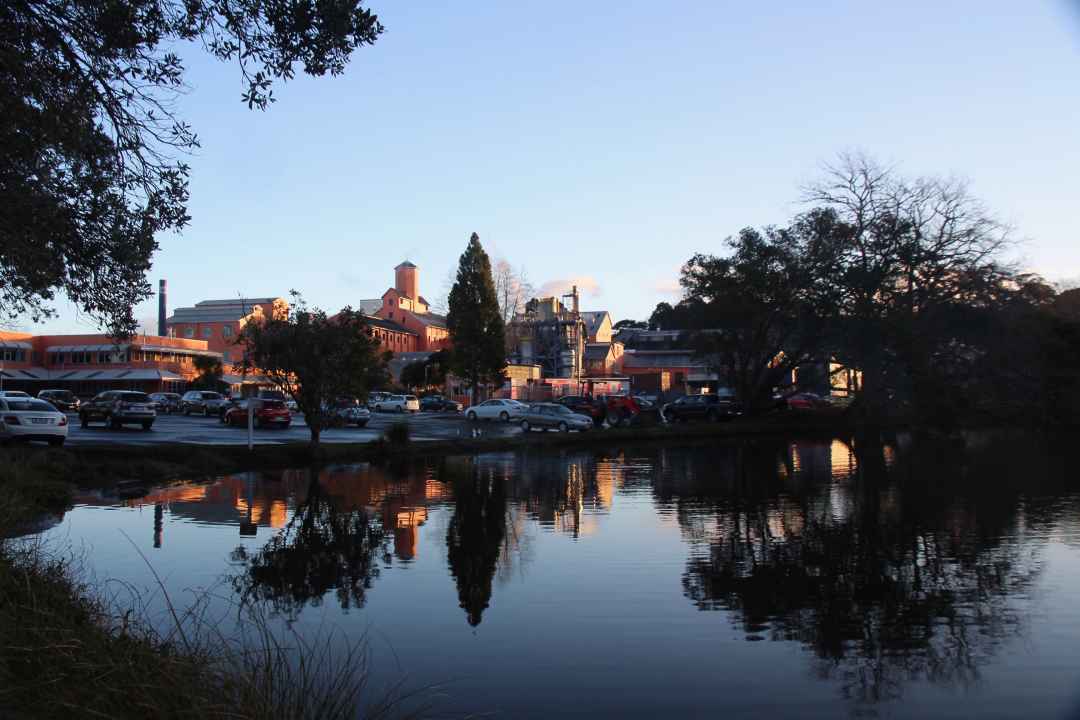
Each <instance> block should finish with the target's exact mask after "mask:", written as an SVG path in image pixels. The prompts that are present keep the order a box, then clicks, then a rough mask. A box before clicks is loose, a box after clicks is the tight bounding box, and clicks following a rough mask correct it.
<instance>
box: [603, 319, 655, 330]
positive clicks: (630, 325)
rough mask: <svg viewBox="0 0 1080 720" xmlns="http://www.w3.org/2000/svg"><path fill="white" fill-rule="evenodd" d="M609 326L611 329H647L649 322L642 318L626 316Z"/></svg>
mask: <svg viewBox="0 0 1080 720" xmlns="http://www.w3.org/2000/svg"><path fill="white" fill-rule="evenodd" d="M611 327H612V329H613V330H622V329H623V328H627V329H630V330H648V329H649V323H647V322H644V321H642V320H631V319H629V318H626V319H625V320H620V321H619V322H617V323H615V324H614V325H612V326H611Z"/></svg>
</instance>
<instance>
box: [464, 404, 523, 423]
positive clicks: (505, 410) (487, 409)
mask: <svg viewBox="0 0 1080 720" xmlns="http://www.w3.org/2000/svg"><path fill="white" fill-rule="evenodd" d="M527 408H528V406H527V405H525V404H524V403H520V402H518V401H517V400H501V399H493V400H485V401H484V402H482V403H480V404H479V405H473V406H472V407H471V408H469V410H468V411H467V412H466V413H465V417H467V418H468V419H469V420H474V421H475V420H499V421H501V422H510V421H512V420H520V419H521V417H522V416H523V415H524V414H525V410H526V409H527Z"/></svg>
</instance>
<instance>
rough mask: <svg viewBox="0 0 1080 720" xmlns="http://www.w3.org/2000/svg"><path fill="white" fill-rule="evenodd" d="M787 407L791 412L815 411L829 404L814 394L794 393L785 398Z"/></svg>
mask: <svg viewBox="0 0 1080 720" xmlns="http://www.w3.org/2000/svg"><path fill="white" fill-rule="evenodd" d="M787 406H788V408H790V409H792V410H816V409H818V408H823V407H828V406H829V402H828V401H827V400H826V399H825V398H823V397H821V396H820V395H815V394H814V393H795V394H794V395H790V396H788V398H787Z"/></svg>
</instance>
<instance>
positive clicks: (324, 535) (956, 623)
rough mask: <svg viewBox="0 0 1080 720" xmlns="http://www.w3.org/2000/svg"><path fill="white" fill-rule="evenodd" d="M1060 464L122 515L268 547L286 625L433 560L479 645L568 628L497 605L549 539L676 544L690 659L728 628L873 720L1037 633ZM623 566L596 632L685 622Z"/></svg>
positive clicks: (356, 484)
mask: <svg viewBox="0 0 1080 720" xmlns="http://www.w3.org/2000/svg"><path fill="white" fill-rule="evenodd" d="M1064 457H1066V453H1063V452H1060V451H1059V450H1058V449H1056V448H1047V447H1045V446H1042V445H1038V444H1037V445H1034V446H1030V447H1029V446H1027V445H1024V444H1021V443H1018V442H1012V441H1011V442H1010V443H1000V442H995V441H993V440H986V441H981V440H980V439H979V438H973V440H972V444H971V446H970V447H969V451H968V452H958V451H957V450H956V449H955V448H946V449H942V448H937V447H933V446H931V447H924V446H922V445H916V446H912V445H911V443H910V442H909V441H908V440H907V439H906V438H903V437H901V438H892V439H890V440H888V441H887V442H884V443H873V444H867V443H858V442H855V441H853V440H849V439H831V440H823V441H798V442H790V441H782V440H769V439H755V440H753V441H747V442H741V443H732V444H729V445H717V446H712V447H679V448H657V449H633V450H613V451H602V452H594V451H582V450H562V451H555V452H551V451H545V452H543V453H540V452H536V451H534V450H526V451H522V452H520V453H496V454H487V455H479V456H468V457H453V458H445V459H440V460H431V461H417V462H415V463H411V464H407V465H405V466H393V467H379V466H371V465H358V466H347V467H335V468H329V469H323V470H320V471H318V472H317V473H316V472H309V471H306V470H299V471H298V470H292V471H286V472H281V473H262V474H241V475H236V476H230V477H226V478H222V479H220V480H218V481H216V482H214V483H210V484H204V485H185V486H180V487H173V488H163V489H161V490H158V491H155V492H153V493H151V494H149V495H148V496H146V497H144V498H138V499H130V500H127V501H125V504H126V505H129V506H133V507H140V506H146V507H153V520H152V522H153V539H154V540H153V541H154V546H155V547H167V545H168V542H169V538H168V533H169V522H170V519H171V521H177V520H179V521H183V522H190V523H193V524H199V525H215V526H228V527H235V528H236V531H235V532H236V533H237V535H238V536H243V538H251V536H255V537H256V538H258V540H257V541H256V542H252V541H251V540H250V539H243V538H241V539H238V540H237V541H236V543H237V544H236V545H235V546H230V548H232V547H235V549H233V550H232V552H231V556H230V559H231V561H232V563H233V565H232V570H231V572H232V582H233V587H234V588H235V590H236V592H237V594H238V595H239V597H241V598H242V599H243V600H244V601H245V602H248V603H262V604H265V605H266V606H267V607H268V608H270V609H271V610H273V611H274V612H277V613H280V614H281V615H283V616H285V617H287V618H289V619H293V618H296V617H298V616H299V615H300V614H301V613H302V612H303V609H304V608H305V607H306V606H308V605H318V604H320V603H323V602H326V601H329V602H332V603H334V604H336V605H337V606H339V607H340V608H341V609H343V610H351V609H355V608H360V607H364V606H365V604H366V603H367V602H369V601H370V599H371V597H373V596H374V595H375V594H377V593H380V592H386V590H383V589H382V588H384V587H385V584H383V585H380V584H379V578H380V577H381V576H382V575H383V574H384V573H386V572H387V571H388V569H390V568H394V569H396V570H400V571H401V572H403V573H409V572H415V571H416V566H418V565H419V564H422V563H423V562H425V561H426V563H427V567H429V568H430V567H432V565H433V564H438V565H439V569H440V570H441V572H443V573H445V577H442V576H437V577H436V580H437V581H438V582H440V583H445V584H444V585H443V587H444V588H446V589H448V590H449V591H450V592H451V593H452V594H451V595H448V596H446V598H444V599H442V600H440V602H441V603H442V607H443V608H444V609H445V608H450V609H452V610H453V616H454V620H453V622H454V623H455V624H456V625H457V626H458V627H460V626H461V625H462V624H464V623H461V618H462V614H463V615H464V620H465V623H467V625H468V626H469V627H477V626H480V625H481V624H482V623H484V621H485V620H489V619H490V618H492V617H501V618H505V617H507V616H508V615H507V613H510V614H511V615H510V616H512V617H514V619H515V621H517V620H521V619H522V618H523V617H524V618H525V621H527V622H537V623H539V624H538V626H540V625H542V623H543V622H548V623H550V622H552V618H551V617H546V618H536V617H531V616H523V615H522V614H521V613H522V612H523V611H522V610H521V608H520V606H519V607H518V609H517V613H518V615H516V616H513V614H512V612H513V611H511V610H510V609H509V608H505V607H500V606H499V597H500V592H501V590H500V583H510V582H520V583H521V586H522V587H523V588H525V590H524V593H526V594H527V593H528V588H529V584H530V577H529V573H528V572H526V567H527V566H528V564H529V562H530V561H531V560H534V559H535V557H536V554H537V553H536V551H535V547H534V546H535V545H536V544H537V536H538V535H540V536H543V537H547V538H551V539H557V540H558V542H559V543H561V544H560V545H558V547H560V548H562V551H561V552H563V554H562V555H560V556H559V558H560V562H561V563H564V564H566V563H568V564H570V565H574V563H575V562H578V561H579V559H580V558H582V557H584V556H585V555H587V554H589V552H588V551H589V550H590V548H593V547H594V545H591V544H593V543H595V544H596V545H601V544H603V542H604V541H607V540H610V539H611V538H610V537H609V536H608V535H610V534H615V535H616V536H617V537H616V538H615V539H616V540H617V541H618V542H619V543H625V544H626V545H627V546H631V545H633V544H634V543H635V542H638V544H637V547H638V549H639V551H640V549H641V548H642V547H648V541H651V540H652V539H655V540H656V542H657V543H661V542H663V541H664V540H665V537H666V536H665V534H670V535H672V536H675V537H677V540H678V541H679V542H678V545H677V550H676V551H675V554H674V555H672V554H670V552H668V554H666V555H663V556H662V562H663V564H664V565H665V566H666V567H672V566H673V567H675V568H676V569H679V570H681V572H677V573H676V574H675V575H674V576H672V575H671V573H666V572H659V571H655V572H654V574H655V576H656V577H663V578H665V580H664V586H663V587H659V588H654V587H648V588H641V590H642V591H648V592H655V593H663V594H666V595H669V596H672V597H673V600H674V601H675V602H676V603H677V604H678V605H679V606H681V607H682V608H683V609H684V610H689V611H690V613H689V614H691V615H692V616H694V618H695V623H697V624H693V623H692V624H689V625H687V624H685V621H682V620H680V621H678V622H674V620H673V624H672V625H671V628H670V632H671V633H673V636H672V637H673V640H672V641H673V642H676V643H679V642H682V643H689V642H690V636H689V635H686V636H679V635H678V633H680V632H682V633H691V634H693V633H698V632H700V631H701V628H703V627H708V625H705V623H709V622H713V623H715V622H717V621H719V622H720V623H721V624H723V625H724V626H726V627H733V628H736V629H737V632H738V636H737V637H738V638H740V640H739V642H740V643H741V642H742V639H745V640H746V641H749V642H759V641H766V642H768V641H772V642H779V643H791V644H794V645H796V646H798V647H800V648H802V649H803V650H805V652H804V653H802V654H801V657H802V658H803V660H802V661H801V662H803V663H806V662H808V663H809V664H810V666H811V668H812V671H813V676H814V677H817V678H820V679H822V680H826V681H828V682H830V683H832V684H835V685H837V686H839V688H840V689H841V693H842V696H843V697H844V698H846V699H848V700H850V701H852V702H853V703H854V704H855V706H856V707H857V708H860V709H862V708H864V706H872V705H874V704H876V703H880V702H884V701H891V700H896V699H898V698H900V697H903V696H904V695H905V692H906V691H907V689H908V688H910V687H912V686H913V685H916V684H928V683H930V684H942V685H950V686H963V687H968V686H971V685H973V684H975V683H977V682H978V681H979V679H980V677H981V672H982V668H984V667H985V666H986V665H987V663H988V661H989V660H990V659H991V658H995V657H1000V655H1001V648H1002V646H1003V644H1004V643H1006V642H1007V641H1009V640H1011V639H1013V638H1016V637H1018V636H1022V635H1024V634H1025V633H1027V632H1028V631H1029V625H1030V616H1031V615H1030V606H1031V601H1032V595H1033V594H1034V593H1036V592H1037V589H1036V588H1037V581H1038V580H1039V578H1040V573H1042V571H1043V568H1044V564H1045V558H1044V555H1045V550H1046V547H1047V542H1048V541H1049V539H1051V538H1056V542H1059V543H1060V544H1061V545H1062V546H1066V547H1067V546H1068V543H1073V544H1074V546H1075V544H1076V543H1077V539H1076V538H1077V537H1080V531H1078V530H1077V518H1078V517H1080V513H1078V511H1077V503H1076V496H1075V493H1074V491H1073V488H1071V487H1070V486H1069V481H1068V478H1069V473H1070V469H1069V467H1068V465H1067V462H1066V461H1065V460H1064V459H1063V458H1064ZM81 500H82V501H83V502H84V503H87V504H109V503H110V502H112V501H111V500H109V499H107V498H105V499H103V498H94V497H88V498H82V499H81ZM623 502H625V503H626V504H627V508H620V503H623ZM642 508H645V509H647V513H644V514H640V513H641V510H642ZM622 509H626V510H627V512H629V511H630V510H633V511H634V512H638V513H639V515H637V516H635V517H637V518H638V519H637V520H636V522H639V523H641V527H640V528H638V527H628V526H626V525H621V526H617V527H618V529H614V527H613V525H612V523H609V522H608V519H609V516H611V517H614V516H616V515H617V514H618V513H619V512H620V510H622ZM149 529H150V528H149V527H148V528H147V530H148V532H149ZM605 534H608V535H605ZM234 537H235V536H234ZM263 538H265V541H263ZM642 538H645V539H646V543H645V544H641V543H640V542H639V541H640V540H641V539H642ZM541 539H542V538H541ZM540 544H543V543H540ZM586 546H587V547H586ZM544 547H546V548H548V551H549V552H550V551H551V548H552V547H553V545H552V544H551V543H547V544H546V545H544ZM669 547H670V546H669ZM568 548H570V549H569V550H568ZM593 552H594V553H595V551H593ZM606 552H607V553H608V554H606V555H603V558H604V562H606V563H607V565H606V567H605V569H601V570H599V571H595V570H593V572H599V573H600V574H601V576H602V579H603V580H605V581H606V582H608V583H609V584H610V586H611V587H612V588H615V587H618V588H620V589H619V591H618V592H619V593H627V595H626V597H620V598H619V600H620V609H621V610H622V612H623V614H624V615H625V617H624V618H623V619H622V621H621V622H622V624H620V623H618V622H611V623H608V624H607V625H603V624H597V625H595V627H594V628H592V629H591V630H590V631H591V632H597V633H600V632H605V633H608V634H610V635H611V636H612V637H621V636H622V634H624V633H627V634H630V633H631V631H632V630H633V631H636V630H637V629H638V627H639V626H642V625H649V626H655V627H657V628H664V627H666V624H667V623H668V621H669V618H668V617H667V616H666V615H665V614H664V613H667V614H669V615H672V616H673V617H674V616H675V615H677V614H678V613H677V612H676V611H673V610H672V609H671V606H670V605H668V606H665V607H666V609H665V610H663V611H657V610H655V609H654V606H652V605H649V604H648V602H646V601H645V600H642V599H641V598H646V599H648V598H649V597H654V596H649V594H648V592H643V593H642V594H641V596H640V597H634V596H633V593H634V590H632V589H631V590H628V589H627V588H628V585H627V584H626V583H625V582H623V581H624V577H625V573H626V567H627V565H626V564H627V563H632V562H634V561H636V560H637V558H636V557H634V556H633V555H632V554H627V553H624V552H621V551H616V552H612V551H610V550H607V551H606ZM425 553H426V554H425ZM444 553H445V554H444ZM594 559H595V558H594ZM590 567H591V568H596V567H597V565H595V564H594V565H591V566H590ZM547 572H549V573H550V572H551V571H550V569H548V570H547ZM563 572H564V573H565V574H564V575H563V576H557V577H559V578H560V579H561V580H562V582H561V584H560V585H559V586H558V587H560V588H561V593H563V594H562V595H561V596H560V597H558V598H547V597H545V598H543V600H544V602H546V603H548V605H547V607H550V608H552V612H555V611H557V612H561V613H564V617H568V616H570V615H572V614H573V612H574V611H575V609H576V607H577V605H578V603H579V599H578V598H577V597H576V596H575V587H574V585H573V580H572V578H573V577H574V573H576V572H579V568H577V567H569V568H563ZM403 577H404V576H403ZM666 578H671V579H670V580H668V579H666ZM551 579H552V575H550V574H549V575H548V576H547V580H548V581H550V580H551ZM568 580H569V581H568ZM542 586H543V585H542ZM403 587H406V588H407V582H406V583H405V584H404V585H401V584H399V585H398V587H397V588H396V589H395V590H394V592H397V593H404V592H408V590H407V589H403ZM424 587H425V592H431V590H430V586H427V585H425V586H424ZM543 587H547V588H550V587H552V585H550V584H548V585H546V586H543ZM540 592H545V591H544V590H540ZM612 592H613V593H614V592H615V591H614V590H613V591H612ZM449 598H453V600H449ZM595 599H596V598H594V601H595ZM600 600H601V601H602V602H606V601H607V600H608V599H607V598H600ZM623 600H625V604H623V602H622V601H623ZM454 602H456V605H457V607H454V606H453V604H452V603H454ZM635 603H636V604H635ZM694 610H696V611H700V612H694ZM633 612H637V614H636V615H635V614H632V613H633ZM679 623H683V624H679ZM634 624H636V625H634ZM594 639H595V638H594ZM444 641H445V642H453V640H447V639H444ZM504 641H505V642H523V641H521V640H520V639H510V638H504ZM425 642H426V641H425ZM538 647H539V646H527V647H524V648H523V649H522V652H524V653H526V654H528V653H532V652H542V650H539V649H537V648H538ZM744 647H749V646H744ZM438 649H439V650H441V651H444V652H446V653H453V652H455V651H456V650H457V649H458V648H456V647H443V648H438ZM640 660H641V659H640V658H639V661H640ZM504 679H506V678H504Z"/></svg>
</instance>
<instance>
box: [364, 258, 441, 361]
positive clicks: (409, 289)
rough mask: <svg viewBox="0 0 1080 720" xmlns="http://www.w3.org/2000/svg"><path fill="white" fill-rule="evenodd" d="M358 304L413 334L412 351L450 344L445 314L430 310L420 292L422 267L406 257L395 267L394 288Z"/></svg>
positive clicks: (423, 350)
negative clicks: (413, 343) (414, 344)
mask: <svg viewBox="0 0 1080 720" xmlns="http://www.w3.org/2000/svg"><path fill="white" fill-rule="evenodd" d="M358 307H360V308H361V309H362V310H363V311H364V312H366V313H370V314H373V315H375V316H377V317H379V318H382V319H383V320H388V321H390V322H393V323H397V324H398V325H400V326H401V327H403V328H404V329H405V330H407V331H408V332H410V333H414V334H415V335H416V347H414V348H411V349H410V350H409V352H435V351H436V350H442V349H443V348H447V347H449V346H450V331H449V330H448V329H447V327H446V317H445V316H443V315H439V314H437V313H433V312H431V304H430V303H428V301H427V300H426V299H425V298H424V296H423V295H421V294H420V270H419V268H417V267H416V265H413V264H412V263H411V262H409V261H407V260H406V261H405V262H403V263H401V264H400V265H398V266H397V267H396V268H394V286H393V287H391V288H389V289H388V290H387V291H386V292H384V293H383V294H382V297H381V298H379V299H372V300H361V301H360V302H359V303H358ZM388 349H391V350H393V348H388Z"/></svg>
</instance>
